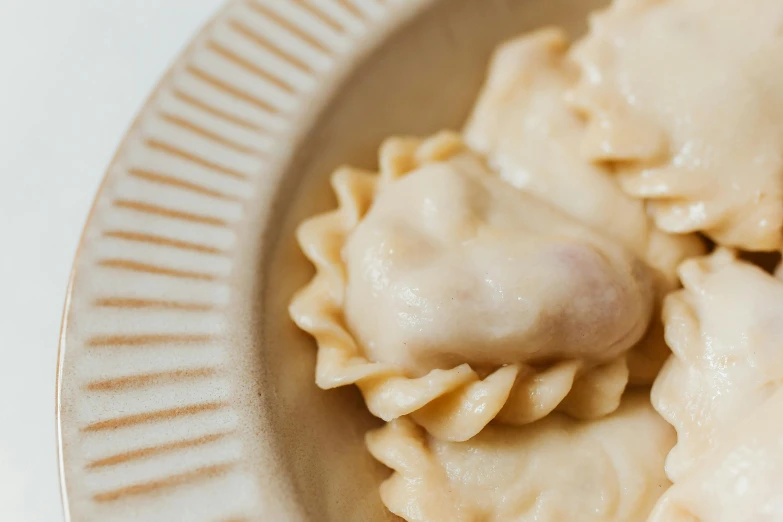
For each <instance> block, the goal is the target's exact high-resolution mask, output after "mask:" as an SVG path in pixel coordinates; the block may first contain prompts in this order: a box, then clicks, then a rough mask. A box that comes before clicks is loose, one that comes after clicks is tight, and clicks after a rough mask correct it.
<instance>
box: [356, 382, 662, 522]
mask: <svg viewBox="0 0 783 522" xmlns="http://www.w3.org/2000/svg"><path fill="white" fill-rule="evenodd" d="M674 438H675V436H674V432H673V430H672V429H671V427H670V426H668V425H667V424H666V422H665V421H664V420H663V419H661V418H660V416H658V415H657V414H656V413H655V411H654V410H653V409H652V407H651V406H650V402H649V398H648V397H647V394H646V393H645V392H643V391H637V392H631V393H629V394H628V395H627V396H626V397H624V398H623V402H622V404H621V406H620V408H619V409H618V410H617V411H615V412H614V413H612V414H611V415H609V416H607V417H604V418H602V419H600V420H593V421H577V420H573V419H571V418H570V417H567V416H565V415H562V414H558V413H554V414H552V415H550V416H548V417H547V418H545V419H542V420H540V421H538V422H536V423H533V424H530V425H528V426H524V427H511V426H502V425H490V426H488V427H487V428H486V429H485V430H484V431H482V432H481V433H480V434H478V435H477V436H476V437H474V438H473V439H471V440H470V441H467V442H444V441H440V440H437V439H434V438H432V437H428V436H427V435H426V434H425V433H424V432H423V431H422V430H421V429H420V428H418V427H417V426H415V425H414V424H413V423H411V422H410V421H409V420H408V419H406V418H402V419H398V420H396V421H394V422H392V423H390V424H388V425H386V426H385V427H383V428H381V429H379V430H377V431H374V432H370V433H369V434H368V435H367V445H368V447H369V449H370V452H371V453H372V454H373V456H374V457H375V458H376V459H378V460H379V461H381V462H382V463H384V464H385V465H386V466H388V467H390V468H392V469H393V470H394V473H393V475H392V476H391V477H390V478H389V479H388V480H386V481H385V482H384V483H383V484H382V485H381V498H382V499H383V502H384V504H385V505H386V506H387V507H388V508H389V510H390V511H392V512H393V513H395V514H397V515H398V516H400V517H402V518H403V519H405V520H407V521H409V522H414V521H415V522H507V521H512V520H513V521H514V522H574V521H579V522H643V521H644V520H646V519H647V516H648V515H649V513H650V511H651V510H652V508H653V506H654V505H655V502H656V500H657V499H658V497H659V496H660V495H661V493H662V492H663V491H665V490H666V488H667V487H668V486H669V484H670V483H669V481H668V480H667V478H666V475H665V473H664V471H663V461H664V458H665V455H666V453H667V452H668V451H669V449H670V448H671V446H672V444H673V443H674Z"/></svg>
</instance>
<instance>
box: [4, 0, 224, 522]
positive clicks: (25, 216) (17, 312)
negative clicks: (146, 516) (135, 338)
mask: <svg viewBox="0 0 783 522" xmlns="http://www.w3.org/2000/svg"><path fill="white" fill-rule="evenodd" d="M221 3H222V2H221V0H0V520H3V521H9V522H17V521H21V522H27V521H30V522H61V521H62V520H63V515H62V508H61V507H60V496H59V482H58V477H57V465H56V446H55V423H54V382H55V368H56V355H57V337H58V333H59V328H60V314H61V312H62V304H63V300H64V296H65V286H66V283H67V279H68V273H69V271H70V265H71V260H72V258H73V254H74V252H75V250H76V245H77V242H78V239H79V234H80V232H81V228H82V225H83V222H84V220H85V218H86V216H87V212H88V210H89V207H90V204H91V202H92V198H93V195H94V193H95V190H96V189H97V186H98V183H99V182H100V179H101V177H102V176H103V171H104V169H105V167H106V166H107V164H108V163H109V161H110V159H111V157H112V155H113V153H114V150H115V148H116V146H117V145H118V143H119V142H120V140H121V139H122V136H123V133H124V131H125V129H126V128H127V127H128V125H129V124H130V122H131V121H132V119H133V117H134V115H135V113H136V112H137V111H138V110H139V108H140V107H141V105H142V104H143V102H144V99H145V98H146V97H147V95H148V93H149V92H150V90H151V89H152V88H153V87H154V85H155V83H156V82H157V80H158V79H159V78H160V77H161V75H162V74H163V72H164V71H165V69H166V67H167V66H168V64H169V63H171V61H172V60H173V59H174V57H175V56H176V55H177V53H178V52H179V51H180V50H181V49H182V47H183V46H184V45H185V44H186V43H187V41H188V40H189V39H190V37H191V35H192V34H193V33H194V32H195V31H196V30H197V29H198V28H199V26H201V25H202V24H203V23H204V22H205V21H206V20H207V19H208V18H209V17H210V15H211V14H212V13H214V12H215V10H216V9H217V8H218V7H219V5H220V4H221ZM74 522H78V521H74Z"/></svg>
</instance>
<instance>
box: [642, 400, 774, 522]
mask: <svg viewBox="0 0 783 522" xmlns="http://www.w3.org/2000/svg"><path fill="white" fill-rule="evenodd" d="M781 411H783V390H781V389H778V390H777V391H776V392H775V393H774V394H773V395H772V396H771V397H769V398H768V399H767V400H765V401H764V402H763V403H762V404H761V405H759V406H758V407H756V408H754V409H752V411H750V412H748V413H747V414H746V415H743V417H742V420H740V421H737V422H734V423H731V424H730V425H728V426H726V429H725V430H724V432H723V435H722V436H721V438H720V440H719V441H718V443H717V446H716V447H715V448H714V449H713V450H712V451H711V452H710V454H709V455H707V456H705V457H704V458H702V459H701V460H699V461H698V462H697V463H696V464H694V465H693V467H692V468H691V469H690V470H689V471H688V473H687V474H686V475H685V476H684V477H683V478H682V479H681V480H680V479H678V480H677V482H676V483H675V484H674V485H673V486H672V487H671V488H669V489H668V490H667V491H666V493H664V495H663V496H662V497H661V499H660V500H659V501H658V504H657V505H656V507H655V509H654V511H653V513H652V514H651V515H650V518H649V519H648V522H777V521H779V520H783V488H781V487H780V480H781V477H783V429H782V427H781V420H780V412H781Z"/></svg>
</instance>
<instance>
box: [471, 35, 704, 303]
mask: <svg viewBox="0 0 783 522" xmlns="http://www.w3.org/2000/svg"><path fill="white" fill-rule="evenodd" d="M567 50H568V38H567V36H566V35H565V33H564V32H563V31H562V30H561V29H557V28H548V29H541V30H538V31H536V32H534V33H531V34H529V35H525V36H522V37H520V38H517V39H514V40H512V41H510V42H507V43H505V44H503V45H502V46H500V48H499V49H498V50H497V51H495V55H494V57H493V59H492V63H491V64H490V68H489V74H488V76H487V81H486V83H485V85H484V88H483V89H482V91H481V94H480V96H479V98H478V101H477V102H476V105H475V107H474V109H473V113H472V115H471V117H470V119H469V121H468V124H467V125H466V127H465V141H466V142H467V144H468V145H470V146H471V147H472V148H473V149H474V150H477V151H479V152H482V153H483V154H485V155H486V156H487V157H488V160H489V164H490V166H491V167H493V168H494V169H495V170H497V171H498V172H499V173H500V175H501V177H502V178H503V179H504V180H506V181H507V182H509V183H510V184H511V185H513V186H515V187H517V188H520V189H522V190H524V191H526V192H529V193H531V194H534V195H536V196H538V197H539V198H541V199H543V200H545V201H547V202H549V203H550V204H552V205H554V206H555V207H557V208H558V209H560V210H561V211H562V212H565V213H568V214H570V215H571V216H572V217H574V218H576V219H577V220H579V221H580V222H581V223H584V224H586V225H588V226H590V227H592V228H594V229H595V230H596V231H597V232H599V233H601V234H605V235H607V236H608V237H609V238H611V239H613V240H615V241H617V242H619V243H620V244H622V245H624V246H625V247H626V248H628V249H630V250H631V251H632V252H633V253H634V254H636V255H637V256H638V257H639V259H642V260H644V261H646V262H647V263H648V265H649V266H651V267H652V268H654V269H655V270H656V271H657V272H658V274H659V275H660V276H661V278H662V279H663V281H664V282H663V286H664V287H665V289H666V290H669V289H671V288H672V287H673V286H675V285H676V284H677V275H676V269H677V266H679V264H680V262H681V261H682V260H683V259H685V258H686V257H691V256H694V255H699V254H700V253H702V251H703V245H702V243H701V241H699V239H698V238H696V237H695V236H693V235H686V236H679V235H672V234H667V233H665V232H662V231H660V230H658V229H656V228H655V226H654V224H653V223H652V221H651V219H650V218H649V217H648V215H647V212H646V210H645V206H644V203H643V202H641V201H639V200H636V199H634V198H632V197H631V196H628V195H626V194H625V193H624V192H623V191H622V189H621V188H620V187H619V186H618V184H617V182H616V180H615V179H614V176H613V175H612V173H611V172H610V171H609V170H608V169H607V168H605V167H603V166H601V165H597V164H592V163H590V162H588V161H585V160H584V159H583V158H582V157H581V155H580V153H579V147H580V143H581V141H582V138H583V137H584V132H585V124H584V122H583V121H582V120H581V119H580V118H579V117H578V116H577V115H576V114H575V113H574V112H573V111H572V110H571V108H570V107H568V105H567V104H566V102H565V99H564V97H565V93H566V91H567V90H568V89H569V88H571V87H573V86H574V84H575V83H576V81H577V79H578V77H579V71H578V68H577V67H576V65H575V64H574V63H572V62H571V60H570V59H569V57H568V56H567Z"/></svg>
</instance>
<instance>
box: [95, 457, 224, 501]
mask: <svg viewBox="0 0 783 522" xmlns="http://www.w3.org/2000/svg"><path fill="white" fill-rule="evenodd" d="M238 464H239V463H238V462H228V463H225V464H215V465H214V466H204V467H201V468H197V469H194V470H192V471H186V472H184V473H179V474H176V475H170V476H168V477H166V478H162V479H158V480H151V481H149V482H142V483H140V484H134V485H132V486H126V487H124V488H118V489H113V490H109V491H104V492H102V493H96V494H95V495H93V497H92V498H93V500H94V501H95V502H113V501H115V500H120V499H123V498H125V497H132V496H137V495H146V494H151V493H157V492H158V491H160V490H162V489H168V488H175V487H177V486H183V485H187V484H191V483H193V482H199V481H202V480H207V479H213V478H217V477H218V476H221V475H224V474H226V473H227V472H229V471H231V470H232V469H233V468H235V467H236V466H237V465H238Z"/></svg>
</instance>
